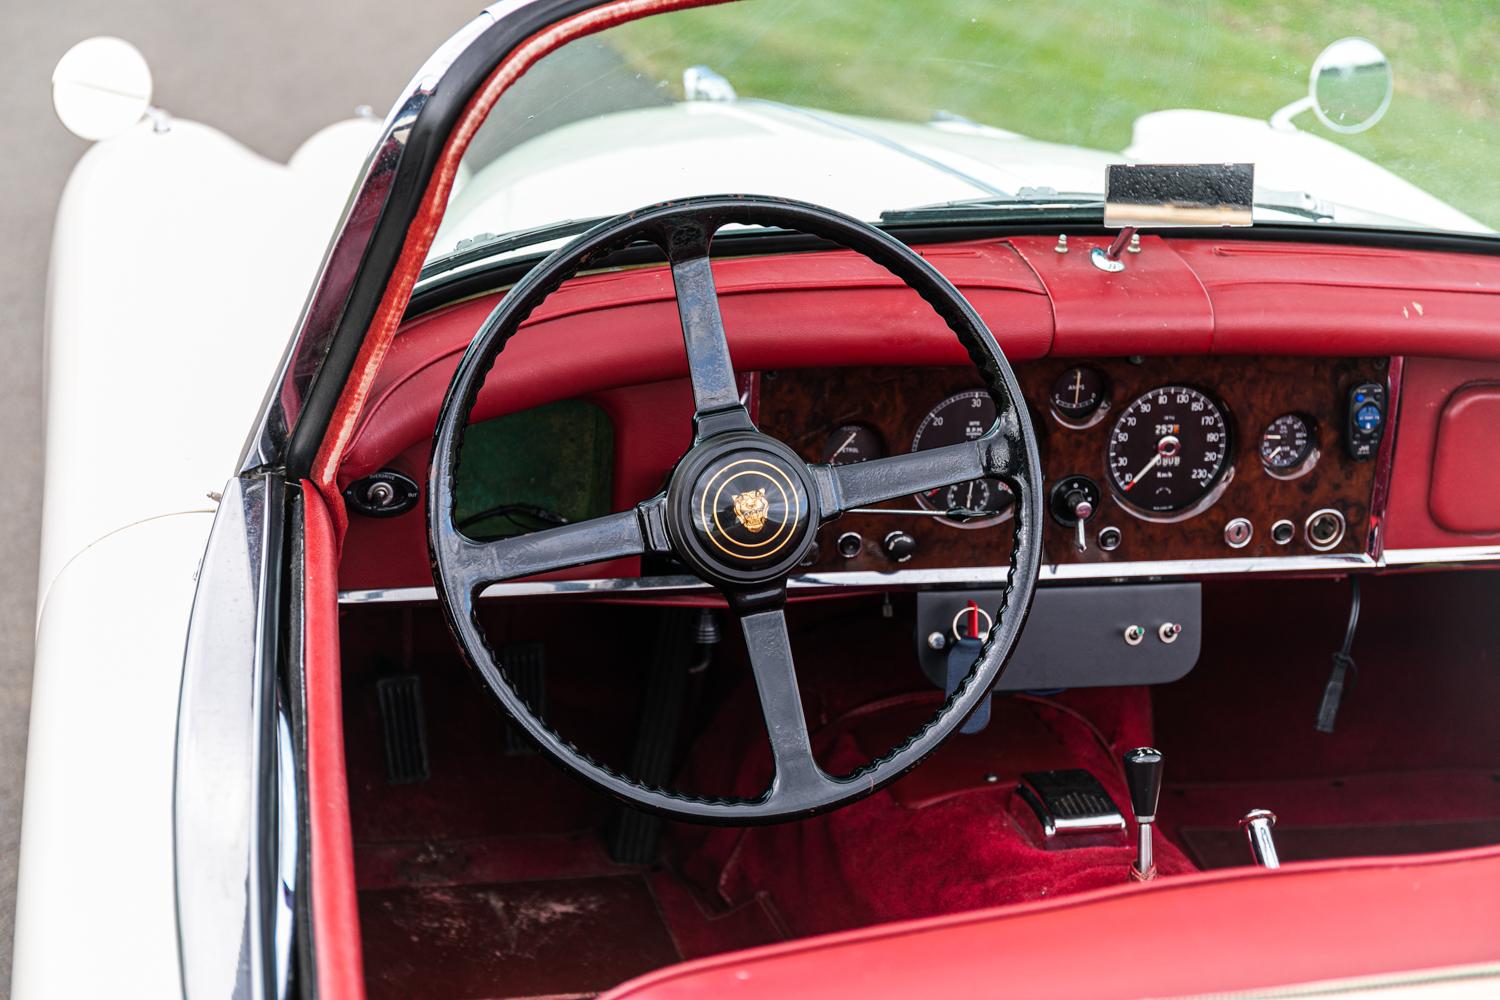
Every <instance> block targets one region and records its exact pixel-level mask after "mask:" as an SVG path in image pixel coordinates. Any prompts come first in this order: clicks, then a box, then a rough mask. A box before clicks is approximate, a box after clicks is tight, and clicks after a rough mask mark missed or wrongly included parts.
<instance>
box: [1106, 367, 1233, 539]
mask: <svg viewBox="0 0 1500 1000" xmlns="http://www.w3.org/2000/svg"><path fill="white" fill-rule="evenodd" d="M1229 445H1230V442H1229V420H1228V418H1227V417H1225V415H1224V410H1223V409H1222V408H1221V407H1220V406H1219V404H1218V403H1216V402H1214V401H1213V400H1212V399H1210V398H1209V397H1208V396H1207V395H1206V394H1205V393H1202V392H1200V391H1198V390H1197V389H1192V388H1189V387H1187V386H1181V385H1165V386H1162V387H1160V388H1158V389H1152V390H1151V391H1150V392H1148V393H1146V394H1145V395H1144V396H1141V397H1139V398H1137V399H1136V400H1135V401H1134V402H1132V403H1131V404H1130V405H1129V406H1127V407H1125V409H1124V411H1123V412H1122V413H1121V414H1120V416H1119V419H1117V420H1116V421H1115V426H1114V430H1112V431H1111V432H1110V435H1109V453H1108V456H1107V459H1106V461H1107V465H1108V468H1109V478H1110V482H1111V483H1112V484H1113V485H1114V488H1115V494H1116V495H1117V496H1118V497H1119V498H1120V499H1121V500H1122V501H1124V502H1125V503H1126V504H1127V505H1128V506H1130V507H1134V508H1136V509H1137V510H1140V511H1144V512H1146V513H1148V514H1173V513H1177V512H1179V511H1183V510H1186V509H1188V508H1189V507H1192V506H1194V505H1196V504H1199V503H1201V502H1202V501H1203V500H1205V499H1206V498H1207V497H1208V496H1209V495H1210V494H1211V493H1212V492H1213V489H1214V487H1215V486H1217V485H1218V483H1219V481H1220V480H1221V479H1223V478H1224V473H1225V471H1226V470H1227V469H1228V468H1229Z"/></svg>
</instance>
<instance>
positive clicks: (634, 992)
mask: <svg viewBox="0 0 1500 1000" xmlns="http://www.w3.org/2000/svg"><path fill="white" fill-rule="evenodd" d="M1497 958H1500V848H1483V849H1478V850H1471V851H1456V852H1452V853H1447V854H1436V855H1426V856H1422V857H1415V858H1365V859H1359V860H1355V861H1336V862H1333V861H1330V862H1313V863H1305V864H1298V865H1293V866H1289V867H1287V868H1283V869H1282V870H1280V871H1277V872H1270V871H1263V870H1260V869H1255V868H1243V869H1229V870H1225V871H1220V872H1214V873H1209V874H1201V875H1193V876H1185V877H1179V878H1172V879H1165V880H1162V881H1159V882H1156V883H1154V884H1152V885H1150V886H1145V887H1133V886H1130V887H1122V888H1117V889H1108V890H1101V891H1097V892H1092V893H1085V894H1080V895H1078V896H1072V897H1068V898H1065V899H1058V900H1055V901H1050V902H1045V903H1031V904H1025V905H1020V906H1012V907H1005V908H1002V909H996V910H981V911H977V912H973V913H966V914H958V915H953V916H947V917H939V918H934V919H930V920H919V921H910V922H905V923H897V924H886V925H882V926H877V927H869V928H865V929H862V930H858V931H850V932H847V933H843V934H834V935H828V936H825V937H818V938H807V939H803V940H799V941H792V942H788V943H786V944H782V945H775V946H771V947H767V948H759V949H755V950H752V951H744V952H736V953H732V954H728V955H719V956H715V957H713V958H709V959H703V960H699V961H696V962H688V963H684V964H682V965H677V966H672V967H669V968H666V969H661V970H659V971H657V972H654V973H651V974H650V975H646V976H642V977H641V978H639V979H636V980H633V981H632V982H629V983H626V984H624V985H623V986H620V987H619V988H617V989H616V990H614V991H613V992H611V993H609V994H608V997H610V998H624V997H630V998H635V1000H646V998H650V1000H684V998H707V997H713V998H723V997H746V998H749V997H770V998H775V1000H798V998H802V997H807V998H812V997H819V998H826V997H835V996H848V997H861V998H883V997H890V998H896V997H900V998H912V997H934V998H935V997H943V998H945V1000H947V998H958V997H997V996H1015V997H1037V998H1047V1000H1065V998H1069V997H1087V998H1106V997H1138V996H1171V995H1181V994H1184V993H1201V992H1207V991H1222V990H1243V989H1254V988H1258V987H1268V986H1278V985H1286V984H1293V983H1307V982H1315V981H1322V980H1330V979H1342V978H1348V977H1354V976H1366V975H1374V974H1380V973H1393V972H1405V971H1411V970H1418V969H1437V968H1445V967H1452V966H1460V965H1471V964H1475V963H1480V962H1487V961H1494V960H1496V959H1497Z"/></svg>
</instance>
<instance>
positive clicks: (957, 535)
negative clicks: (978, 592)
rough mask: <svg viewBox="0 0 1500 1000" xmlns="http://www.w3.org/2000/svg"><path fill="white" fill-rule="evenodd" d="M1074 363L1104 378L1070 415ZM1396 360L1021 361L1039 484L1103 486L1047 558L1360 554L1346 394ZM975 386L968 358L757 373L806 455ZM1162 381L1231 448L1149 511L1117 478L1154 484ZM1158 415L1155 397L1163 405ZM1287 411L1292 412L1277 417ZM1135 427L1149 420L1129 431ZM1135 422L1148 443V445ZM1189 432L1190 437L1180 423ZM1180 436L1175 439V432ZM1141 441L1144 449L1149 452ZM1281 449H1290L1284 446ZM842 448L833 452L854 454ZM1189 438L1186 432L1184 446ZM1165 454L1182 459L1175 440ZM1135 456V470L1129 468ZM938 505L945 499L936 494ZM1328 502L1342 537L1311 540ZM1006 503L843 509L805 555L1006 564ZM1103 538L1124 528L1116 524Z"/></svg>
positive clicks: (914, 428) (869, 443)
mask: <svg viewBox="0 0 1500 1000" xmlns="http://www.w3.org/2000/svg"><path fill="white" fill-rule="evenodd" d="M1077 366H1082V367H1083V368H1084V369H1085V370H1086V371H1087V372H1089V373H1092V374H1093V375H1097V376H1102V380H1101V381H1102V385H1101V386H1099V387H1098V391H1099V393H1100V395H1101V397H1102V398H1101V401H1100V404H1099V407H1098V409H1097V410H1096V411H1095V412H1094V413H1093V414H1091V415H1089V416H1087V417H1085V418H1081V419H1077V420H1074V421H1073V422H1072V424H1071V425H1070V423H1069V422H1067V420H1066V419H1065V418H1063V417H1061V416H1060V415H1059V414H1058V412H1057V410H1056V409H1055V408H1054V406H1053V403H1052V400H1053V393H1054V391H1055V390H1056V389H1057V388H1058V386H1059V385H1061V386H1062V387H1063V389H1064V390H1065V393H1064V396H1065V398H1064V402H1065V403H1069V402H1072V401H1074V400H1075V399H1077V398H1078V396H1079V394H1080V393H1082V392H1084V391H1086V390H1085V388H1084V387H1083V385H1082V383H1081V382H1080V384H1079V385H1073V383H1072V381H1071V380H1072V379H1073V378H1074V377H1075V376H1074V375H1073V374H1072V373H1073V371H1074V369H1075V368H1076V367H1077ZM1388 369H1389V362H1388V360H1387V359H1385V358H1304V357H1256V358H1248V357H1147V358H1107V359H1091V360H1085V361H1073V360H1064V359H1052V360H1047V361H1037V362H1031V363H1023V364H1018V365H1017V366H1016V374H1017V377H1018V378H1019V380H1020V383H1021V386H1022V389H1023V391H1024V393H1025V395H1026V398H1027V402H1028V405H1029V407H1030V412H1031V415H1032V421H1033V424H1034V426H1035V427H1036V429H1037V436H1038V443H1039V446H1040V450H1041V456H1042V467H1043V470H1044V475H1045V486H1044V488H1045V490H1046V491H1047V492H1048V493H1049V494H1050V493H1051V491H1052V489H1053V487H1054V486H1055V485H1056V484H1057V483H1058V482H1059V481H1060V480H1063V479H1065V478H1067V477H1071V476H1084V477H1087V478H1088V479H1089V480H1091V481H1092V482H1093V483H1094V484H1096V488H1097V491H1098V493H1097V497H1096V499H1097V503H1096V504H1095V506H1096V510H1095V512H1094V513H1093V514H1092V516H1091V517H1090V518H1089V519H1088V520H1087V521H1086V522H1085V539H1086V547H1085V548H1084V550H1083V551H1079V549H1078V546H1077V541H1076V531H1075V530H1074V529H1072V528H1069V527H1064V526H1063V525H1062V524H1059V523H1058V522H1057V521H1055V520H1053V518H1052V517H1050V516H1049V517H1047V520H1046V525H1045V528H1044V541H1045V549H1046V562H1048V563H1051V564H1054V565H1068V564H1080V563H1111V562H1146V561H1156V560H1168V559H1170V560H1188V559H1224V558H1245V557H1268V558H1275V557H1286V556H1307V555H1316V554H1323V553H1330V552H1331V553H1351V554H1352V553H1363V552H1365V551H1366V546H1367V543H1368V540H1369V539H1368V533H1369V524H1370V505H1371V500H1372V495H1373V490H1374V487H1375V476H1376V467H1377V462H1376V461H1375V460H1374V459H1373V458H1370V459H1366V460H1363V461H1356V460H1355V459H1354V458H1352V457H1351V456H1350V454H1349V453H1348V450H1347V448H1346V446H1345V440H1344V431H1345V425H1346V422H1347V421H1348V419H1349V409H1350V406H1351V391H1352V390H1353V389H1355V388H1356V387H1358V386H1361V385H1364V384H1367V383H1373V384H1376V385H1379V386H1385V385H1386V384H1387V375H1388ZM1060 379H1063V380H1064V381H1062V382H1059V380H1060ZM978 387H979V383H978V381H977V377H976V375H975V373H974V371H973V370H972V369H971V368H962V367H961V368H912V369H906V368H885V367H859V368H826V369H799V370H791V371H782V372H764V373H762V376H761V379H760V385H759V407H758V414H759V422H760V426H761V427H762V429H763V430H765V431H766V432H767V433H769V434H771V435H773V436H775V437H778V438H780V439H781V440H783V441H785V442H786V443H787V444H789V445H790V446H791V447H793V448H794V449H796V450H797V451H798V452H799V453H800V454H801V455H802V456H803V457H805V458H806V459H808V460H809V461H826V460H828V458H829V455H830V453H831V452H832V451H833V450H835V449H837V448H838V447H839V445H840V444H841V443H842V442H844V441H848V440H849V438H850V435H851V434H852V433H853V429H854V428H856V427H858V428H862V429H863V431H862V433H861V434H860V436H859V439H858V442H857V444H853V445H850V446H849V449H848V450H853V451H856V452H858V451H861V450H863V451H867V452H871V453H874V454H879V453H882V452H883V453H885V454H897V453H901V452H905V451H909V450H911V449H912V448H913V440H914V437H916V436H917V434H918V432H919V429H923V428H924V419H927V424H926V428H925V429H924V430H923V433H929V434H930V433H931V428H932V423H933V422H932V420H931V419H930V418H929V414H930V413H932V412H933V409H934V408H935V407H938V405H939V404H940V403H942V402H943V401H945V400H951V398H952V397H954V396H955V395H957V394H960V393H965V392H969V391H972V390H974V389H977V388H978ZM1164 387H1173V388H1174V390H1177V391H1176V392H1174V393H1173V394H1172V396H1173V398H1174V399H1176V400H1180V401H1182V402H1183V404H1184V405H1183V406H1182V407H1181V409H1182V412H1183V413H1187V412H1188V409H1187V403H1188V401H1191V407H1192V417H1191V419H1192V420H1193V421H1194V422H1196V421H1198V420H1199V419H1200V417H1199V414H1200V413H1204V414H1208V415H1206V416H1203V417H1201V420H1202V423H1203V424H1204V425H1205V427H1207V428H1208V429H1209V430H1210V431H1211V432H1212V433H1211V434H1210V435H1209V439H1210V440H1211V441H1212V442H1213V443H1212V444H1209V445H1205V446H1200V451H1199V452H1197V453H1196V454H1197V455H1199V456H1201V455H1203V454H1207V455H1210V456H1213V455H1214V454H1215V453H1214V452H1213V451H1206V452H1205V451H1202V450H1201V448H1203V447H1207V448H1210V449H1211V448H1214V447H1222V445H1219V444H1218V442H1219V441H1220V440H1222V438H1224V437H1227V446H1228V447H1227V453H1226V454H1224V455H1223V456H1222V457H1221V458H1219V459H1217V460H1216V462H1215V463H1213V464H1216V465H1217V468H1216V470H1215V471H1213V472H1212V473H1210V470H1209V469H1208V468H1204V469H1201V470H1198V471H1199V473H1201V475H1199V477H1198V478H1199V479H1201V482H1200V483H1194V484H1193V485H1194V486H1195V487H1197V486H1201V487H1202V488H1203V492H1204V495H1203V496H1202V497H1200V498H1199V500H1198V502H1196V503H1194V504H1192V505H1189V506H1187V507H1185V508H1183V509H1180V510H1175V511H1165V512H1156V513H1153V512H1151V511H1149V510H1145V509H1142V508H1143V507H1146V506H1149V501H1146V500H1144V499H1142V500H1139V501H1138V502H1136V503H1134V504H1132V503H1130V502H1128V501H1130V500H1135V499H1136V497H1135V496H1134V495H1133V494H1130V493H1129V492H1128V491H1126V490H1124V489H1122V487H1121V482H1122V481H1123V482H1125V483H1126V485H1129V482H1130V478H1131V477H1132V476H1137V475H1139V477H1140V483H1137V484H1136V485H1142V484H1145V488H1143V489H1142V490H1141V491H1139V492H1141V493H1149V492H1151V488H1152V486H1154V485H1155V481H1154V477H1155V476H1160V475H1162V473H1163V469H1161V468H1158V469H1155V470H1152V469H1150V465H1153V464H1156V465H1165V464H1167V463H1164V462H1162V461H1161V460H1159V459H1156V458H1155V451H1156V450H1157V449H1158V445H1160V446H1161V450H1162V451H1163V453H1164V454H1165V453H1166V452H1167V451H1168V448H1167V440H1168V437H1169V435H1168V434H1167V433H1166V432H1168V431H1171V432H1174V433H1175V432H1176V431H1177V426H1178V425H1177V424H1169V425H1161V424H1157V425H1154V426H1153V425H1152V424H1151V420H1152V419H1153V416H1152V415H1151V414H1150V413H1149V411H1150V410H1151V407H1150V405H1149V404H1150V402H1153V401H1156V400H1157V399H1162V400H1163V401H1164V400H1165V397H1158V396H1155V395H1153V396H1148V395H1147V394H1148V393H1150V392H1151V391H1152V390H1159V389H1162V388H1164ZM1143 399H1145V400H1146V401H1147V403H1148V405H1147V406H1146V407H1145V410H1146V411H1147V412H1142V410H1141V408H1139V407H1135V408H1132V403H1133V402H1139V401H1142V400H1143ZM970 404H972V405H974V406H975V407H977V406H978V405H979V404H978V403H977V402H975V401H974V400H973V399H972V398H966V400H965V406H967V405H970ZM985 405H988V404H987V403H986V404H985ZM942 412H943V411H939V413H940V414H941V413H942ZM950 412H951V410H950ZM1161 412H1162V410H1161V408H1160V407H1158V408H1157V413H1158V414H1160V413H1161ZM1127 415H1129V416H1130V417H1131V418H1133V419H1132V420H1131V422H1130V424H1129V426H1126V424H1125V423H1123V422H1122V418H1124V417H1126V416H1127ZM1220 415H1221V416H1222V419H1220ZM1287 415H1296V416H1297V417H1298V418H1299V419H1297V420H1294V421H1290V422H1288V421H1282V422H1281V423H1279V424H1278V423H1277V421H1278V418H1282V417H1285V416H1287ZM1079 424H1082V425H1084V426H1078V425H1079ZM1138 424H1139V425H1140V432H1136V431H1135V430H1134V428H1136V427H1137V425H1138ZM1389 424H1390V420H1389V417H1388V415H1387V416H1386V419H1384V421H1383V424H1382V426H1381V428H1380V430H1381V432H1382V433H1384V434H1387V435H1388V434H1390V433H1391V431H1390V427H1389ZM1289 427H1292V428H1298V427H1300V428H1303V429H1305V432H1306V433H1305V435H1304V434H1303V431H1302V430H1298V431H1297V435H1298V437H1299V441H1298V442H1297V447H1298V448H1299V450H1298V452H1297V455H1296V456H1294V455H1292V453H1291V452H1290V451H1288V450H1285V449H1290V448H1291V447H1292V445H1291V444H1285V445H1284V446H1283V445H1282V440H1283V439H1284V438H1285V439H1288V440H1289V439H1290V434H1289V431H1288V428H1289ZM836 432H837V433H836ZM1122 432H1123V433H1122ZM1141 433H1144V434H1145V435H1147V436H1148V437H1149V438H1150V440H1149V441H1148V442H1142V441H1141V440H1140V438H1141ZM1132 434H1134V435H1135V437H1136V441H1135V443H1134V445H1133V447H1135V448H1136V451H1135V453H1131V452H1130V451H1129V447H1131V445H1129V443H1128V439H1129V438H1130V437H1131V435H1132ZM1268 435H1269V436H1268ZM1158 436H1159V437H1158ZM1182 437H1183V441H1184V442H1186V441H1187V440H1188V435H1187V432H1185V431H1184V432H1183V435H1182ZM1304 437H1305V440H1301V438H1304ZM1263 439H1264V440H1263ZM1112 441H1113V442H1114V444H1115V452H1114V454H1113V456H1112V455H1111V443H1112ZM1171 441H1172V442H1173V446H1174V447H1175V441H1176V438H1175V437H1173V438H1171ZM1142 447H1144V448H1146V450H1145V451H1141V450H1140V449H1141V448H1142ZM1279 447H1282V448H1283V449H1284V450H1282V451H1280V452H1278V451H1277V449H1278V448H1279ZM848 450H846V453H845V454H843V455H841V456H840V457H839V458H838V459H836V460H838V461H845V460H850V459H851V458H856V457H858V455H857V454H856V455H851V454H849V453H848ZM1187 450H1188V449H1187V446H1186V444H1184V446H1183V448H1182V451H1183V454H1184V455H1185V456H1186V453H1187ZM1263 452H1269V453H1270V454H1271V455H1272V458H1271V459H1270V461H1267V460H1265V459H1263V457H1262V454H1263ZM1304 452H1305V454H1306V457H1305V458H1300V457H1299V458H1298V461H1297V462H1296V463H1295V464H1294V467H1292V468H1281V469H1277V468H1275V465H1276V463H1277V462H1281V461H1290V460H1291V459H1292V458H1293V457H1297V456H1301V455H1303V454H1304ZM1136 456H1149V460H1148V461H1145V462H1142V461H1141V459H1140V458H1138V457H1136ZM1172 457H1173V458H1177V453H1176V452H1175V451H1173V452H1172ZM1178 460H1179V461H1187V460H1188V459H1187V458H1184V459H1178ZM1132 467H1137V468H1135V471H1132ZM980 492H981V493H983V490H981V491H980ZM1162 492H1166V490H1165V489H1163V490H1162ZM965 494H967V503H968V504H969V505H970V508H971V509H972V505H973V503H974V493H973V491H963V490H960V491H958V493H957V498H958V500H959V502H960V505H962V503H963V502H964V501H965ZM1044 499H1045V498H1044ZM933 503H934V504H935V505H936V506H938V507H940V508H941V509H944V510H946V509H949V508H948V507H947V506H944V505H943V502H942V500H941V499H940V498H938V499H935V500H934V501H933ZM1002 504H1003V501H1002ZM881 506H883V507H889V508H896V509H899V510H913V509H917V507H918V505H917V504H916V503H915V501H914V499H909V498H908V499H902V500H897V501H891V502H889V503H886V504H883V505H881ZM1325 510H1332V511H1337V512H1338V513H1339V514H1340V515H1342V518H1343V520H1344V523H1345V524H1346V525H1347V529H1346V530H1345V531H1344V532H1343V535H1342V537H1341V538H1340V539H1338V540H1337V542H1336V543H1333V544H1314V540H1312V539H1310V538H1309V529H1308V521H1309V518H1311V517H1312V516H1313V515H1314V514H1315V513H1317V512H1319V511H1325ZM999 516H1001V517H1003V518H1004V520H1001V521H999V522H998V523H993V518H991V519H989V520H990V523H986V524H984V526H979V527H976V526H975V525H974V523H972V522H971V523H970V524H968V525H966V526H958V525H956V524H952V523H948V522H946V521H943V520H939V519H938V518H936V517H933V516H922V515H918V514H889V515H885V514H857V513H851V514H847V515H845V516H844V517H842V518H840V519H839V520H838V521H837V522H835V523H832V524H829V525H825V526H824V527H823V529H822V533H821V535H820V537H819V547H818V550H817V553H816V555H815V557H814V558H813V559H812V560H811V561H810V562H809V563H807V564H805V567H804V568H805V569H807V570H826V571H839V570H873V571H889V570H892V569H897V568H900V569H920V568H943V567H957V566H975V565H1004V564H1005V563H1006V562H1007V561H1008V559H1009V555H1010V547H1011V532H1012V529H1013V527H1014V525H1013V523H1012V522H1011V520H1010V519H1009V514H1008V512H1007V513H1004V514H1001V515H999ZM1238 518H1243V519H1245V520H1246V521H1247V522H1248V525H1249V538H1248V541H1245V540H1243V533H1244V525H1239V526H1238V528H1239V532H1240V534H1238V535H1233V536H1232V537H1233V540H1234V541H1236V542H1238V543H1240V544H1238V545H1231V544H1230V540H1229V538H1227V537H1226V528H1228V527H1229V526H1230V522H1231V521H1233V520H1235V519H1238ZM1283 521H1286V522H1290V525H1291V528H1290V532H1288V528H1287V527H1286V526H1285V525H1282V526H1281V528H1280V531H1279V532H1275V531H1273V529H1274V528H1275V526H1276V525H1277V524H1278V522H1283ZM1105 529H1117V531H1118V537H1117V544H1116V545H1115V547H1114V548H1113V549H1112V550H1106V549H1105V548H1104V547H1101V545H1100V537H1101V533H1102V532H1105ZM893 531H900V532H905V533H906V534H907V535H909V536H910V542H911V543H914V551H912V552H911V554H910V556H909V558H907V559H905V560H904V561H901V562H899V563H898V562H897V561H895V560H894V559H893V558H892V556H891V554H889V553H888V552H887V550H886V547H885V540H886V539H887V538H888V537H889V536H890V535H891V533H892V532H893ZM850 532H853V533H857V534H858V535H859V536H860V542H861V544H860V545H859V546H858V551H857V552H856V553H855V554H853V555H852V556H850V555H848V554H847V552H848V551H849V550H851V549H853V548H854V546H853V545H852V544H850V543H849V542H848V540H846V544H845V552H840V551H839V545H838V541H839V539H840V537H841V536H843V535H845V534H846V533H850ZM1288 533H1290V535H1291V537H1290V538H1287V539H1286V540H1285V541H1278V538H1277V537H1275V535H1276V534H1279V535H1281V536H1282V537H1285V536H1286V535H1287V534H1288ZM1104 537H1105V540H1106V541H1115V538H1112V537H1111V535H1110V533H1106V534H1105V536H1104Z"/></svg>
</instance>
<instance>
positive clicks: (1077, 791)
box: [1016, 768, 1125, 850]
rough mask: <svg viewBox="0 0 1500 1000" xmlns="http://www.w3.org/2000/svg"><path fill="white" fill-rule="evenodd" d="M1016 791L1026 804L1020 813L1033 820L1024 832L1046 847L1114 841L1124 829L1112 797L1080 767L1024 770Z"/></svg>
mask: <svg viewBox="0 0 1500 1000" xmlns="http://www.w3.org/2000/svg"><path fill="white" fill-rule="evenodd" d="M1016 791H1017V793H1018V794H1019V795H1020V798H1021V801H1023V802H1025V803H1026V805H1027V806H1029V807H1030V809H1029V810H1022V812H1023V813H1024V812H1029V815H1030V817H1031V818H1032V819H1034V820H1035V823H1036V825H1035V827H1034V828H1032V829H1030V830H1029V831H1028V832H1030V833H1031V834H1032V837H1033V839H1034V840H1036V842H1037V843H1038V844H1039V845H1040V846H1042V847H1045V848H1047V849H1048V850H1055V849H1059V848H1069V847H1096V846H1100V845H1101V844H1115V843H1118V842H1119V841H1120V838H1121V836H1122V835H1123V834H1124V832H1125V817H1124V815H1123V814H1121V812H1120V810H1119V808H1118V807H1117V806H1116V805H1115V803H1114V800H1113V799H1111V798H1110V797H1109V793H1108V792H1106V791H1105V790H1104V786H1103V785H1101V784H1099V779H1098V778H1096V777H1094V776H1093V775H1092V774H1090V773H1089V772H1088V771H1085V770H1083V769H1082V768H1070V769H1069V770H1066V771H1028V772H1026V773H1025V774H1023V775H1021V784H1020V787H1018V788H1017V789H1016ZM1027 825H1028V826H1030V824H1027Z"/></svg>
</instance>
